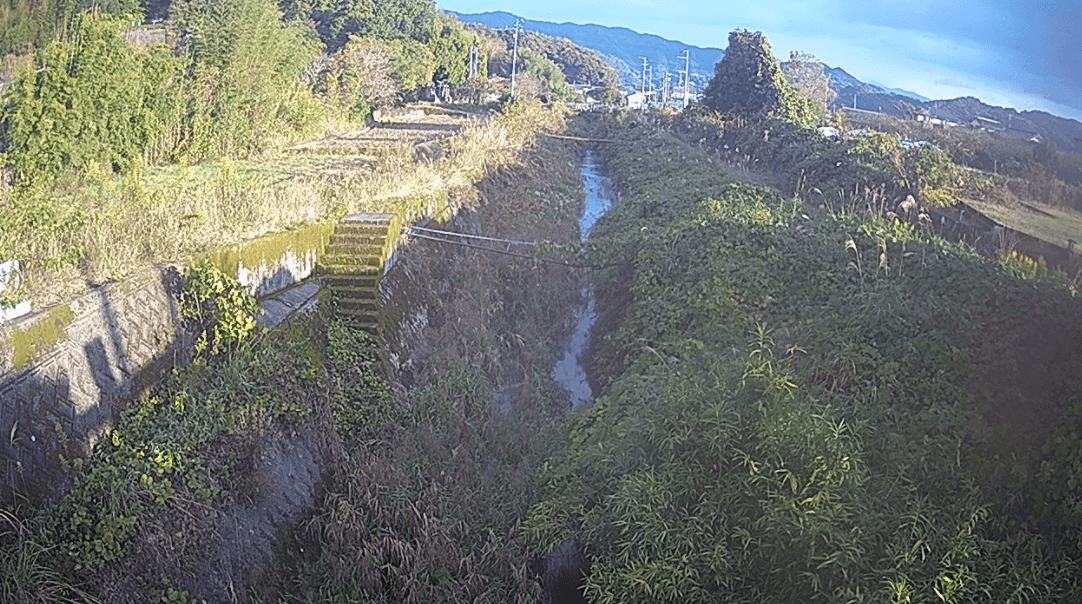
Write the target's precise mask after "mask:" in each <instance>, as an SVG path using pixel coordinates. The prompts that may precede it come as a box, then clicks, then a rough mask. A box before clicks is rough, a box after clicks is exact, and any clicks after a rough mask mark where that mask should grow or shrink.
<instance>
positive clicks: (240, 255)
mask: <svg viewBox="0 0 1082 604" xmlns="http://www.w3.org/2000/svg"><path fill="white" fill-rule="evenodd" d="M333 232H334V225H333V224H319V225H314V226H309V227H304V228H301V229H297V230H294V231H291V232H288V233H280V234H275V235H269V236H266V237H262V238H260V239H256V240H254V241H251V242H249V243H247V244H244V245H240V246H233V247H229V248H224V249H222V250H219V251H218V252H215V253H213V254H210V255H208V256H206V257H204V258H200V259H197V260H196V262H210V263H212V264H214V265H216V266H218V267H219V268H221V269H223V270H224V271H225V272H227V273H229V274H233V275H235V276H237V278H238V279H239V280H240V282H241V283H242V285H245V286H247V287H248V288H249V289H250V291H251V292H252V293H253V294H255V295H256V296H258V297H265V296H270V295H273V294H275V293H276V292H279V291H281V290H284V289H286V288H289V287H290V286H291V285H293V284H295V283H297V282H299V281H301V280H303V279H306V278H307V277H308V276H310V275H311V274H312V272H313V271H314V270H315V267H316V262H317V261H318V259H319V257H320V255H321V254H322V253H323V251H324V249H325V248H326V245H327V242H328V241H329V239H330V236H331V234H332V233H333ZM181 286H182V278H181V274H180V271H179V270H178V269H177V268H176V267H171V266H168V267H159V268H155V269H151V270H148V271H146V272H143V273H141V274H138V275H136V276H133V277H130V278H127V279H124V280H123V281H120V282H117V283H109V284H106V285H103V286H100V287H97V288H95V289H93V290H91V291H89V292H87V293H85V294H83V295H81V296H79V297H77V298H75V299H73V300H71V301H70V302H69V303H67V304H64V305H60V306H56V307H53V308H49V309H42V310H38V311H37V312H33V313H31V314H29V315H25V316H22V317H19V318H17V319H14V320H12V321H8V322H5V323H2V324H0V502H3V501H5V500H7V499H9V498H10V497H11V496H12V494H13V493H14V492H15V490H16V489H22V490H30V491H33V492H37V493H41V494H55V493H58V492H61V491H62V490H63V489H64V484H65V478H64V476H65V475H66V472H65V467H64V465H65V464H64V461H63V460H67V461H68V462H71V461H73V460H75V459H77V458H79V457H83V456H85V455H87V454H88V453H89V452H90V450H91V448H92V447H93V445H94V443H95V442H97V440H98V439H100V438H101V437H102V436H103V435H105V434H107V433H108V432H109V430H110V429H111V428H112V425H113V422H114V421H115V420H116V418H117V416H118V414H119V412H120V410H121V405H122V403H123V402H124V401H126V400H128V399H130V398H131V397H132V396H133V395H136V394H138V393H139V392H140V391H141V390H143V389H145V388H148V387H150V386H152V385H153V384H155V383H156V382H157V381H158V378H159V377H160V376H161V375H162V373H163V372H164V371H167V370H168V369H169V368H171V367H173V366H175V365H176V364H178V363H183V362H184V361H185V360H186V356H187V351H188V349H189V347H190V345H191V343H192V342H191V340H192V338H191V336H190V334H188V333H187V332H186V330H185V326H184V325H183V321H182V319H181V316H180V305H179V304H180V300H179V294H180V290H181ZM303 289H305V290H306V291H305V294H306V296H308V298H310V297H311V291H308V290H312V289H318V288H312V287H306V288H303ZM295 292H296V290H290V292H286V293H283V294H281V295H280V297H281V298H283V301H285V302H286V304H289V303H290V302H291V301H292V298H296V297H297V296H296V295H293V296H291V295H290V294H291V293H295ZM279 305H280V304H279ZM272 326H273V325H272Z"/></svg>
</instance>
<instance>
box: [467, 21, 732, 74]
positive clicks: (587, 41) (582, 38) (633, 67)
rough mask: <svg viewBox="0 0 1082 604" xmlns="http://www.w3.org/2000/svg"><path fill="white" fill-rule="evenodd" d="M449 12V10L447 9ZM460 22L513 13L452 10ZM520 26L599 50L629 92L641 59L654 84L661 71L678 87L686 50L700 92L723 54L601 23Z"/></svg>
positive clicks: (505, 24) (499, 25) (498, 25)
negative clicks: (669, 74)
mask: <svg viewBox="0 0 1082 604" xmlns="http://www.w3.org/2000/svg"><path fill="white" fill-rule="evenodd" d="M449 12H450V11H449ZM450 14H452V15H455V16H456V17H457V18H458V20H459V21H462V22H463V23H479V24H481V25H485V26H488V27H491V28H493V29H509V28H511V27H514V25H515V20H516V19H519V18H520V17H517V16H515V15H512V14H511V13H506V12H502V11H501V12H489V13H476V14H462V13H455V12H451V13H450ZM522 28H523V29H526V30H530V31H536V32H538V33H542V34H545V35H546V36H552V37H554V38H567V39H568V40H571V41H572V42H574V43H575V44H578V45H579V46H582V47H584V48H589V49H590V50H593V51H596V52H597V53H599V54H600V55H601V56H602V58H604V59H605V60H606V61H608V62H609V63H610V64H611V65H612V66H613V67H614V68H615V69H616V73H618V74H619V75H620V80H621V82H623V85H624V87H625V88H626V89H627V91H628V92H631V91H632V90H638V88H639V86H640V84H641V82H642V59H643V58H645V59H646V60H647V63H648V65H649V66H650V67H649V69H650V72H651V73H652V75H653V77H652V78H651V81H652V82H654V83H655V86H657V85H660V82H661V81H662V80H663V78H664V75H663V74H664V73H666V72H668V73H671V74H673V80H672V82H673V86H674V87H675V86H678V85H679V83H680V81H681V80H680V77H681V76H679V75H677V74H680V73H683V71H684V61H683V60H681V59H680V58H679V57H680V55H681V53H683V52H684V51H685V50H687V51H689V54H690V55H691V61H690V71H691V85H692V89H693V90H697V91H702V89H703V88H705V87H706V84H707V82H709V81H710V78H712V77H714V65H716V64H717V62H718V61H720V60H721V58H722V57H723V56H725V51H724V50H722V49H720V48H702V47H699V46H693V45H691V44H684V43H683V42H677V41H674V40H667V39H665V38H662V37H661V36H655V35H653V34H640V33H638V32H635V31H632V30H630V29H627V28H625V27H607V26H604V25H579V24H577V23H551V22H549V21H534V20H532V19H522Z"/></svg>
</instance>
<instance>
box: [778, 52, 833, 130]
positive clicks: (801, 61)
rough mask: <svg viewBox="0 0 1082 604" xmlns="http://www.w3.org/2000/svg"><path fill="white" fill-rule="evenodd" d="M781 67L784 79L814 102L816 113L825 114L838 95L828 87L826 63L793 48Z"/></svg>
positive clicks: (828, 79)
mask: <svg viewBox="0 0 1082 604" xmlns="http://www.w3.org/2000/svg"><path fill="white" fill-rule="evenodd" d="M781 69H782V72H783V73H784V74H785V79H786V80H788V81H789V83H790V84H792V85H793V86H795V87H796V89H797V90H799V91H800V93H801V94H803V95H804V96H805V97H807V98H808V99H811V101H812V102H813V103H815V109H816V112H817V113H819V114H820V115H822V116H825V115H826V113H827V109H828V108H829V107H830V104H831V103H832V102H834V99H835V98H836V97H837V96H838V95H837V93H836V92H834V89H833V88H831V87H830V78H828V77H827V75H826V65H824V64H823V63H821V62H820V61H819V59H817V58H815V55H812V54H809V53H806V52H801V51H798V50H794V51H792V52H790V53H789V61H788V62H787V63H782V65H781Z"/></svg>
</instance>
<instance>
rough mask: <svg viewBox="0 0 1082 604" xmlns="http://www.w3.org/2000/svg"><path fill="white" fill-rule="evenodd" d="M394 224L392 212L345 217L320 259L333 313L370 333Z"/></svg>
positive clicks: (375, 314) (375, 326)
mask: <svg viewBox="0 0 1082 604" xmlns="http://www.w3.org/2000/svg"><path fill="white" fill-rule="evenodd" d="M397 225H398V220H397V217H396V216H395V215H393V214H354V215H351V216H346V217H345V218H343V219H342V220H341V221H340V222H339V223H338V225H337V226H336V227H335V230H334V235H332V236H331V241H330V244H329V245H328V246H327V249H326V251H325V252H324V254H323V256H322V258H321V259H320V265H321V266H322V267H323V273H324V276H323V279H324V282H325V283H326V285H327V286H328V287H329V289H330V291H331V293H332V295H333V296H334V300H335V304H336V307H337V309H338V310H337V312H338V313H339V314H342V315H347V316H350V317H353V318H354V319H355V320H356V321H357V322H358V323H359V324H360V325H361V326H362V327H364V328H365V329H368V330H369V331H372V332H373V333H374V332H375V330H376V328H377V326H378V325H379V310H380V306H379V281H380V277H382V275H383V264H384V262H385V261H386V260H387V257H388V255H389V253H390V249H391V245H392V244H393V241H394V235H396V234H397V233H392V231H393V230H395V229H396V227H397Z"/></svg>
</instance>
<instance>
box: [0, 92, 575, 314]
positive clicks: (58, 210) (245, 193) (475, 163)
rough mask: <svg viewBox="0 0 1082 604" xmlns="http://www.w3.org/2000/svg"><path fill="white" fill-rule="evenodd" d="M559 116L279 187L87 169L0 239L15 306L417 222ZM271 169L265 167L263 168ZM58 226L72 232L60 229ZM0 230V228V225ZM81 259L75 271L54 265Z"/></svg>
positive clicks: (261, 174)
mask: <svg viewBox="0 0 1082 604" xmlns="http://www.w3.org/2000/svg"><path fill="white" fill-rule="evenodd" d="M562 120H563V118H562V116H561V114H560V113H559V112H558V111H556V110H553V109H546V108H544V107H542V106H541V105H540V104H538V103H519V104H515V105H512V106H510V107H508V109H507V110H506V111H505V112H504V113H502V114H500V115H497V116H495V117H493V118H492V119H490V120H488V121H487V122H484V123H480V124H476V125H473V126H470V127H467V128H466V129H465V130H463V131H462V132H461V133H459V134H457V135H455V136H453V137H451V139H450V140H449V144H448V145H447V147H448V148H449V149H450V152H449V153H447V154H445V155H444V156H443V157H442V158H440V159H439V160H436V161H433V162H429V161H425V160H423V159H418V158H416V157H415V154H414V151H413V149H412V147H407V146H403V145H395V144H391V145H388V146H387V148H386V149H385V150H383V151H382V152H381V153H380V158H379V161H378V163H377V164H376V166H375V167H374V168H372V167H367V168H366V167H362V166H359V165H355V166H354V167H353V168H352V169H349V170H347V171H346V173H345V174H344V175H343V174H341V173H331V172H320V171H316V172H315V173H312V172H311V170H306V169H304V168H306V167H310V164H309V165H308V166H298V165H297V163H296V162H294V163H293V165H292V166H291V167H290V168H289V169H288V170H287V171H286V172H285V173H284V174H283V173H281V172H280V171H279V172H278V173H277V176H279V178H278V180H277V181H273V180H272V179H271V178H268V176H267V171H266V170H258V169H257V168H259V167H260V164H259V163H256V164H251V163H249V162H237V161H234V160H230V159H223V160H220V161H218V162H215V163H213V164H211V165H209V166H208V165H202V166H191V167H184V166H168V167H166V168H163V169H157V170H154V171H151V172H143V171H142V170H139V169H136V170H134V171H133V172H132V173H131V174H129V175H127V176H124V177H114V176H112V175H109V174H107V173H106V172H105V171H104V170H103V169H101V168H100V167H99V166H95V165H88V166H86V167H85V169H84V170H82V171H81V173H80V174H79V175H78V177H76V178H73V179H69V181H68V182H67V183H66V185H61V186H60V187H59V188H58V189H57V190H55V191H54V192H53V195H52V196H51V197H49V198H44V199H40V200H38V201H37V202H36V203H37V206H36V210H35V211H36V212H37V214H39V215H41V217H42V218H41V219H40V220H36V219H31V220H24V221H20V223H17V224H15V225H9V226H7V227H6V230H7V231H8V232H6V233H2V234H0V235H2V237H0V239H6V240H7V245H5V246H4V247H5V248H7V249H11V250H14V251H15V253H16V255H17V257H18V259H19V260H21V261H22V263H23V266H24V267H25V269H24V274H23V287H24V290H23V292H22V294H23V296H24V297H25V298H27V299H30V300H32V301H33V302H34V304H35V306H42V305H48V304H51V303H55V302H58V301H60V300H63V299H65V298H67V297H69V296H71V295H73V294H75V293H76V292H78V291H80V290H81V289H82V288H83V287H84V286H85V285H86V284H87V283H88V282H89V283H98V282H103V281H108V280H116V279H119V278H121V277H123V276H124V275H126V274H129V273H131V272H133V271H137V270H140V269H142V268H145V267H148V266H152V265H154V264H157V263H163V262H166V263H184V262H185V261H187V260H189V259H190V258H192V257H194V256H196V255H199V254H202V253H206V252H208V251H212V250H214V249H216V248H219V247H221V246H225V245H230V244H234V243H238V242H240V241H243V240H247V239H251V238H255V237H258V236H260V235H263V234H266V233H271V232H277V231H282V230H287V229H290V228H293V227H296V226H299V225H304V224H312V223H316V222H324V221H328V220H336V219H338V218H340V217H341V216H344V215H346V214H349V213H355V212H381V213H399V214H403V215H404V217H405V218H407V219H413V218H417V217H419V216H421V215H424V214H426V213H428V212H431V211H432V210H433V209H434V208H437V207H438V204H434V201H436V200H441V199H447V198H448V197H449V196H450V195H452V194H453V192H454V191H456V190H459V189H463V188H466V187H469V186H471V185H473V184H474V183H476V182H477V181H479V180H480V179H481V178H482V176H483V175H484V174H485V173H487V172H488V171H489V170H491V169H493V168H495V167H498V166H504V165H507V164H509V163H511V162H513V161H515V158H516V157H517V156H518V154H519V152H520V151H521V149H522V148H523V147H524V146H527V145H529V144H530V143H531V141H532V140H533V137H534V135H535V133H536V132H537V131H538V130H541V129H547V130H552V129H558V128H560V127H561V125H562ZM265 163H266V164H267V165H272V164H273V163H274V162H273V158H267V159H266V160H265ZM163 175H164V176H163ZM63 220H69V221H70V222H71V223H72V224H74V225H77V226H75V227H74V228H65V229H58V228H55V226H56V225H57V224H58V223H59V222H60V221H63ZM0 226H3V225H0ZM80 251H81V252H82V253H83V259H82V262H80V263H78V265H77V266H72V265H73V264H74V263H72V262H63V261H58V258H63V257H64V254H65V253H69V254H71V253H78V252H80Z"/></svg>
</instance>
